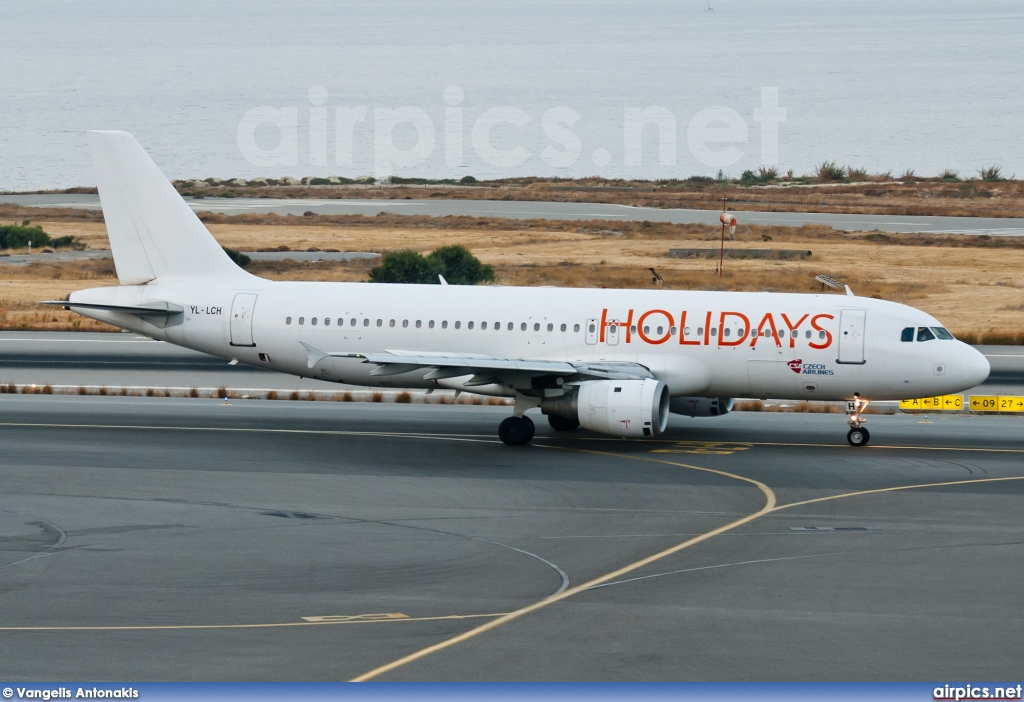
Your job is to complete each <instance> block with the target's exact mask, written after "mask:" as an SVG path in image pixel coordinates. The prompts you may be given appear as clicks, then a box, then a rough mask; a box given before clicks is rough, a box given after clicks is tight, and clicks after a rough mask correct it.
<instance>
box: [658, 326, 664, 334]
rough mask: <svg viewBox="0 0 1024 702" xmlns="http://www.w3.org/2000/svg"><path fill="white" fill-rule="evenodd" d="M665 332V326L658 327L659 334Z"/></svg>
mask: <svg viewBox="0 0 1024 702" xmlns="http://www.w3.org/2000/svg"><path fill="white" fill-rule="evenodd" d="M664 333H665V328H664V327H658V336H661V335H662V334H664Z"/></svg>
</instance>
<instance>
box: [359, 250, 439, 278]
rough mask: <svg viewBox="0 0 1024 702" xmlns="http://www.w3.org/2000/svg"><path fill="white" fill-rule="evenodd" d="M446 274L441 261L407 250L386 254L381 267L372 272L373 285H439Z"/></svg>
mask: <svg viewBox="0 0 1024 702" xmlns="http://www.w3.org/2000/svg"><path fill="white" fill-rule="evenodd" d="M443 272H444V269H443V266H442V264H441V262H440V261H437V260H427V259H426V258H425V257H424V256H423V254H421V253H419V252H418V251H413V250H411V249H406V250H404V251H392V252H390V253H386V254H384V257H383V258H382V259H381V262H380V265H379V266H376V267H375V268H373V269H371V270H370V282H373V283H421V284H429V283H439V282H440V281H439V280H438V279H437V276H438V274H441V273H443Z"/></svg>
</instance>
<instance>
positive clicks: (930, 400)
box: [900, 395, 964, 412]
mask: <svg viewBox="0 0 1024 702" xmlns="http://www.w3.org/2000/svg"><path fill="white" fill-rule="evenodd" d="M963 408H964V396H963V395H939V396H938V397H919V398H917V399H914V400H900V409H901V410H904V411H908V410H909V411H911V412H914V411H917V412H939V411H953V412H958V411H960V410H962V409H963Z"/></svg>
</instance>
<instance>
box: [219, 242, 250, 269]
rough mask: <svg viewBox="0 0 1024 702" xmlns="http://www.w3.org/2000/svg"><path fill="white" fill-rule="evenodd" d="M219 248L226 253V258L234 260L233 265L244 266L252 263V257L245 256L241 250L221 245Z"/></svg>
mask: <svg viewBox="0 0 1024 702" xmlns="http://www.w3.org/2000/svg"><path fill="white" fill-rule="evenodd" d="M221 248H222V249H224V253H226V254H227V255H228V258H230V259H231V260H232V261H234V262H235V265H236V266H238V267H239V268H245V267H246V266H248V265H249V264H250V263H252V259H251V258H249V257H248V256H246V255H245V254H244V253H242V252H241V251H235V250H234V249H229V248H228V247H227V246H222V247H221Z"/></svg>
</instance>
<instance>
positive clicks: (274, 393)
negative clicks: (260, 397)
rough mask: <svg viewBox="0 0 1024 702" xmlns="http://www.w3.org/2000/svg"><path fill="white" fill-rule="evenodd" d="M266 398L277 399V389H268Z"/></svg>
mask: <svg viewBox="0 0 1024 702" xmlns="http://www.w3.org/2000/svg"><path fill="white" fill-rule="evenodd" d="M267 399H268V400H276V399H277V391H276V390H271V391H269V392H268V393H267Z"/></svg>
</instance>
